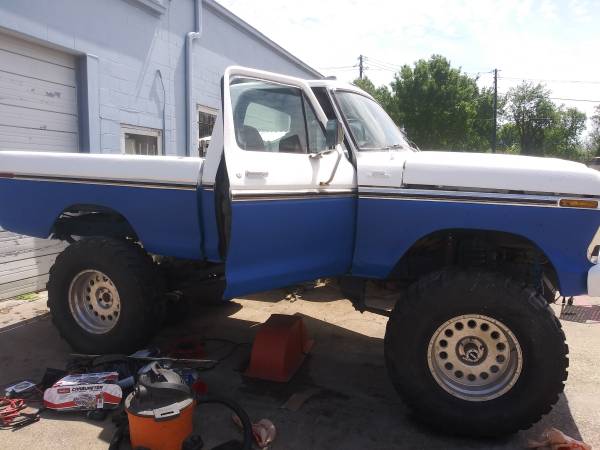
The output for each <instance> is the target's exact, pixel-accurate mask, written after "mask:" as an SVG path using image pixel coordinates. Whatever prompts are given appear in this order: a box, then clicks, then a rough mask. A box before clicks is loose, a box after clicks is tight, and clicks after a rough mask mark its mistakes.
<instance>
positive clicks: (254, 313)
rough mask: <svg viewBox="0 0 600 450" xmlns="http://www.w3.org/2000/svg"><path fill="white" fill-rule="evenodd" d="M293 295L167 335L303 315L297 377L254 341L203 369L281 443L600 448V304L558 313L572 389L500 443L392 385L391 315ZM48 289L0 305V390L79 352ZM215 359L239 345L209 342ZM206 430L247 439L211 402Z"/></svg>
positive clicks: (87, 435)
mask: <svg viewBox="0 0 600 450" xmlns="http://www.w3.org/2000/svg"><path fill="white" fill-rule="evenodd" d="M287 294H288V293H287V292H286V291H284V290H280V291H270V292H267V293H263V294H260V295H255V296H252V297H246V298H243V299H238V300H235V301H233V302H231V303H229V304H227V305H224V306H220V307H199V308H196V309H195V311H194V313H193V314H190V315H188V316H187V318H186V319H185V320H183V321H182V322H181V323H179V324H177V325H174V326H172V327H170V328H167V329H165V330H163V332H162V333H161V334H160V335H159V336H158V337H157V338H156V342H157V343H159V344H160V343H161V342H168V341H170V340H172V339H174V338H176V337H178V336H187V337H198V338H201V337H213V338H227V339H230V340H233V341H236V342H251V340H252V337H253V336H254V334H255V333H256V325H257V324H259V323H261V322H264V321H265V320H266V319H267V318H268V317H269V316H270V315H271V314H273V313H284V314H296V313H298V314H301V315H303V316H304V318H305V323H306V325H307V327H308V329H309V331H310V333H311V335H312V337H313V338H314V339H315V341H316V344H315V346H314V348H313V351H312V354H311V356H310V357H309V358H308V359H307V361H306V363H305V364H304V366H303V367H302V369H301V370H300V372H299V373H298V374H297V375H296V376H295V377H294V378H293V379H292V381H291V382H290V383H287V384H276V383H268V382H261V381H256V380H250V379H247V378H245V377H243V376H242V374H241V373H240V371H241V370H242V368H243V366H244V365H245V364H246V363H247V360H248V357H249V347H240V349H239V350H238V351H237V352H236V353H235V354H234V355H233V356H232V357H230V358H228V359H227V360H225V361H224V362H223V363H222V364H221V365H220V366H219V367H218V368H216V369H214V370H213V371H210V372H205V373H204V374H203V379H204V380H205V381H206V382H207V384H208V386H209V389H210V390H211V391H212V392H215V393H217V392H221V393H225V394H227V395H232V396H234V397H235V398H236V399H237V400H239V401H240V402H241V403H242V404H243V406H244V407H245V408H246V409H247V411H248V412H249V414H250V415H251V417H252V418H253V419H255V420H258V419H260V418H263V417H265V418H269V419H271V420H272V421H273V422H274V423H275V425H276V426H277V431H278V436H277V439H276V441H275V443H274V444H273V445H272V446H271V448H272V449H280V450H307V449H332V448H336V449H349V450H358V449H391V448H403V449H404V448H406V449H417V448H419V449H420V448H427V449H516V448H524V447H525V445H526V441H527V439H528V438H533V437H536V436H537V435H539V434H540V433H541V432H542V430H543V429H545V428H546V427H556V428H559V429H561V430H563V431H564V432H566V433H567V434H569V435H571V436H573V437H576V438H579V439H584V440H585V441H586V442H588V443H589V444H592V445H595V446H600V426H599V425H600V370H598V366H599V364H600V301H599V300H598V299H590V298H585V297H582V298H578V299H576V305H575V306H574V307H571V308H570V310H569V311H566V312H565V311H563V313H562V314H561V311H560V307H557V308H556V311H557V314H561V321H562V323H563V327H564V329H565V332H566V334H567V339H568V342H569V347H570V350H571V353H570V369H569V380H568V383H567V389H566V392H565V395H564V396H562V398H561V399H560V401H559V403H558V404H557V405H556V406H555V408H554V410H553V411H552V412H551V413H550V414H549V415H548V416H546V417H545V418H544V419H543V420H542V421H541V422H540V423H538V424H536V425H535V426H534V427H533V428H532V429H530V430H527V431H525V432H521V433H519V434H517V435H514V436H509V437H506V438H503V439H499V440H471V439H461V438H455V437H451V436H446V435H440V434H437V433H435V432H432V431H431V430H429V429H427V428H425V427H423V426H421V425H420V424H419V423H417V422H415V421H414V420H413V419H412V418H411V416H410V413H409V411H408V410H407V408H406V407H405V406H404V405H403V403H402V402H401V401H400V400H399V399H398V397H397V396H396V394H395V392H394V390H393V388H392V386H391V385H390V383H389V382H388V379H387V374H386V370H385V366H384V361H383V345H382V338H383V335H384V332H385V324H386V320H387V319H386V318H385V317H382V316H378V315H375V314H371V313H364V314H361V313H358V312H356V311H354V309H353V308H352V306H351V304H350V302H348V301H347V300H344V299H341V298H340V294H339V292H338V291H337V289H336V288H335V287H333V286H320V287H316V288H313V289H308V290H306V291H305V292H304V293H303V294H302V298H301V299H296V298H295V297H293V296H292V297H291V298H290V297H289V296H288V297H287V298H286V295H287ZM46 312H47V311H46V308H45V298H44V294H41V295H40V296H39V298H36V299H22V300H10V301H4V302H0V385H4V384H6V383H9V382H11V381H13V380H20V379H24V378H27V379H32V380H36V381H37V380H39V379H40V377H41V376H42V374H43V372H44V370H45V368H46V367H55V368H64V364H65V361H66V358H67V356H68V354H69V351H70V350H69V347H68V345H67V344H66V343H65V342H63V341H62V340H61V339H60V338H59V336H58V334H57V332H56V331H55V330H54V328H53V327H52V324H51V322H50V319H49V317H48V316H47V314H46ZM209 352H210V353H213V354H209V355H208V356H209V357H218V356H219V354H220V352H227V348H225V347H223V344H219V345H214V346H212V347H209ZM296 393H307V394H312V396H310V398H309V399H308V400H307V401H306V402H305V403H304V404H303V406H302V407H301V408H300V409H299V410H297V411H290V410H288V409H284V408H282V407H281V406H282V405H283V404H284V403H285V402H286V401H287V400H288V399H289V398H290V396H292V395H293V394H296ZM196 422H197V423H196V429H197V431H199V432H200V433H201V434H202V436H203V438H204V439H205V442H206V447H205V448H212V447H213V446H214V445H216V444H218V443H220V442H223V441H226V440H229V439H231V438H233V437H237V436H238V431H237V429H236V428H235V426H234V425H233V424H232V422H231V418H230V414H229V413H228V412H227V411H226V410H224V409H221V408H219V407H212V406H211V407H208V406H205V407H202V408H200V410H199V412H198V413H197V415H196ZM113 431H114V429H113V427H112V424H111V422H110V420H109V419H107V420H105V421H103V422H90V421H87V420H85V419H84V418H83V417H82V415H79V414H59V413H55V412H45V413H44V414H43V418H42V420H41V421H40V422H38V423H36V424H34V425H31V426H29V427H26V428H24V429H21V430H18V431H15V432H10V431H4V432H3V431H0V439H1V440H2V441H1V442H2V444H1V445H0V447H2V448H31V447H35V448H44V449H63V448H89V449H106V448H107V446H108V441H109V440H110V438H111V436H112V433H113Z"/></svg>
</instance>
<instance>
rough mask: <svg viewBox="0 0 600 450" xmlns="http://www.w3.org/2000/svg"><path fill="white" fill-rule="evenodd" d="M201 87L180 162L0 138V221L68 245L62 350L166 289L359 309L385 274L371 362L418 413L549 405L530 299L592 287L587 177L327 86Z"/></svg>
mask: <svg viewBox="0 0 600 450" xmlns="http://www.w3.org/2000/svg"><path fill="white" fill-rule="evenodd" d="M221 100H222V106H221V110H220V112H219V114H218V116H217V120H216V123H215V127H214V130H213V134H212V136H211V138H210V140H207V142H209V144H208V149H207V151H206V155H205V156H202V157H199V158H198V157H188V158H180V157H161V158H154V157H144V156H131V155H73V154H63V153H60V152H57V153H47V154H43V155H42V154H38V153H31V152H0V203H1V204H2V205H3V207H2V209H1V210H0V225H1V226H2V227H3V228H5V229H8V230H11V231H15V232H20V233H23V234H28V235H31V236H36V237H48V236H51V237H53V238H56V239H62V240H66V241H68V242H70V243H71V245H69V247H67V249H66V250H65V251H64V252H63V253H62V254H61V255H60V256H59V257H58V258H57V260H56V263H55V265H54V267H53V268H52V270H51V272H50V280H49V283H48V295H49V306H50V308H51V312H52V316H53V320H54V323H55V324H56V326H57V328H58V329H59V331H60V332H61V334H62V335H63V337H65V339H66V340H67V341H68V342H69V343H70V344H71V345H72V346H73V347H74V348H75V349H77V350H79V351H82V352H88V353H108V352H119V353H123V352H124V351H129V350H135V349H137V348H139V346H141V345H143V344H144V343H145V342H146V341H147V340H148V339H149V338H150V336H151V335H152V334H153V333H154V332H156V330H157V329H158V328H159V325H160V323H161V320H162V318H163V317H164V311H165V305H166V304H167V300H168V299H172V298H173V297H174V296H175V297H177V296H180V295H188V296H191V297H194V299H202V298H203V297H206V296H207V295H208V294H207V293H208V292H211V294H210V295H211V296H214V292H215V291H217V292H218V295H216V296H217V297H218V298H219V299H224V300H226V299H230V298H234V297H236V296H240V295H244V294H248V293H254V292H259V291H263V290H267V289H273V288H277V287H283V286H288V285H292V284H295V283H298V282H302V281H307V280H312V279H315V278H323V277H336V278H338V279H339V280H340V286H341V288H342V292H343V293H344V295H346V296H347V297H348V298H349V299H350V300H352V302H353V303H354V305H355V306H356V307H357V309H359V310H365V309H367V308H369V303H368V300H369V299H368V295H367V294H366V292H367V291H366V285H367V283H368V282H369V281H372V280H380V281H390V280H391V281H393V283H392V285H393V286H394V289H395V290H397V291H398V292H397V294H398V295H399V298H400V300H398V302H397V303H396V305H395V307H394V309H393V311H392V312H391V313H388V312H387V311H381V313H382V314H386V315H389V316H390V318H389V321H388V325H387V331H386V336H385V340H384V350H385V352H384V353H385V361H386V365H387V368H388V372H389V375H390V379H391V381H392V383H393V384H394V386H395V387H396V389H397V391H398V392H399V393H400V395H401V396H402V398H403V399H404V400H405V401H406V402H407V403H408V404H409V406H411V407H412V409H413V410H414V411H415V413H416V414H417V416H418V417H420V418H421V419H422V420H424V421H426V422H428V423H430V424H432V425H434V426H436V427H437V428H441V429H444V430H447V431H451V432H453V433H461V434H470V435H485V436H490V435H498V434H505V433H509V432H514V431H516V430H518V429H521V428H523V427H528V426H530V425H531V424H532V423H535V422H536V421H537V420H538V419H539V418H540V417H541V415H542V414H545V413H546V412H547V411H548V410H549V409H550V407H551V406H552V405H553V404H554V403H556V401H557V400H558V396H559V394H560V393H561V392H562V390H563V388H564V381H565V380H566V377H567V366H568V358H567V354H568V347H567V346H566V344H565V336H564V334H563V332H562V330H561V327H560V323H559V321H558V320H557V319H556V317H555V316H554V314H553V312H552V310H551V309H550V307H549V305H550V304H551V303H552V302H554V301H555V300H556V299H557V298H558V297H559V296H561V295H562V296H574V295H580V294H586V293H587V294H589V295H600V266H599V265H598V264H597V263H598V261H597V259H598V254H599V251H600V232H599V229H600V211H599V202H600V174H599V173H598V172H597V171H594V170H592V169H589V168H587V167H585V166H584V165H583V164H579V163H574V162H570V161H563V160H559V159H551V158H532V157H525V156H516V155H501V154H487V153H456V152H426V151H423V152H421V151H419V150H418V149H417V148H415V147H414V146H413V145H412V144H411V143H410V141H409V140H408V139H407V138H406V136H405V135H404V134H403V132H402V131H401V130H400V129H399V128H398V127H397V126H396V124H395V123H394V122H393V121H392V120H391V119H390V117H389V116H388V115H387V114H386V113H385V111H384V110H383V108H382V107H381V106H380V105H378V104H377V102H376V101H375V100H374V99H373V98H372V97H371V96H370V95H368V94H367V93H365V92H363V91H362V90H360V89H359V88H357V87H355V86H352V85H348V84H345V83H341V82H338V81H337V80H314V81H307V80H303V79H299V78H294V77H289V76H285V75H281V74H275V73H269V72H264V71H259V70H254V69H249V68H244V67H230V68H228V69H227V70H226V71H225V73H224V75H223V80H222V99H221ZM215 285H216V286H217V288H215ZM191 293H193V294H191Z"/></svg>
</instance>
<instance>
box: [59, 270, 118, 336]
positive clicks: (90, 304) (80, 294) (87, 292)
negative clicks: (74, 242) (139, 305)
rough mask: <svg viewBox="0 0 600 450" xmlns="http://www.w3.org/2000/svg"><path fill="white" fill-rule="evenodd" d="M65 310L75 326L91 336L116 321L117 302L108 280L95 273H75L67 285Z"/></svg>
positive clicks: (110, 282) (104, 276) (97, 272)
mask: <svg viewBox="0 0 600 450" xmlns="http://www.w3.org/2000/svg"><path fill="white" fill-rule="evenodd" d="M69 308H70V310H71V314H72V315H73V318H74V319H75V321H76V322H77V324H78V325H79V326H80V327H81V328H83V329H84V330H85V331H87V332H89V333H93V334H105V333H108V332H109V331H110V330H112V329H113V328H114V327H115V325H116V324H117V322H118V320H119V315H120V313H121V300H120V298H119V292H118V291H117V288H116V287H115V285H114V284H113V282H112V280H111V279H110V278H109V277H108V276H106V275H105V274H104V273H102V272H100V271H97V270H84V271H83V272H80V273H78V274H77V275H76V276H75V277H74V278H73V281H72V282H71V285H70V286H69Z"/></svg>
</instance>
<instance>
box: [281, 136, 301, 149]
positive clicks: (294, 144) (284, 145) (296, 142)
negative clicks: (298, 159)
mask: <svg viewBox="0 0 600 450" xmlns="http://www.w3.org/2000/svg"><path fill="white" fill-rule="evenodd" d="M279 151H280V152H284V153H306V149H304V148H302V143H301V142H300V137H298V135H297V134H292V135H291V136H287V137H284V138H283V139H281V140H280V141H279Z"/></svg>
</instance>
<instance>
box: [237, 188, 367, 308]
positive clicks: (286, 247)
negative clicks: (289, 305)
mask: <svg viewBox="0 0 600 450" xmlns="http://www.w3.org/2000/svg"><path fill="white" fill-rule="evenodd" d="M355 208H356V198H354V197H342V198H317V199H311V198H309V199H297V200H267V201H260V200H257V201H241V202H233V204H232V221H231V223H232V225H231V241H230V243H229V251H228V254H227V263H226V276H227V290H226V292H225V297H226V298H232V297H234V296H239V295H242V294H248V293H252V292H258V291H262V290H267V289H273V288H277V287H282V286H287V285H290V284H293V283H298V282H301V281H306V280H314V279H315V278H319V277H326V276H335V275H340V274H343V273H347V272H348V270H349V269H350V263H351V261H352V251H353V245H354V220H355V217H356V216H355Z"/></svg>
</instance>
